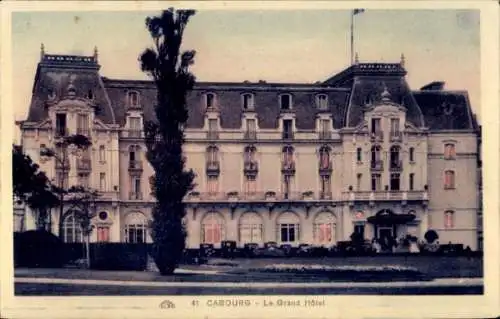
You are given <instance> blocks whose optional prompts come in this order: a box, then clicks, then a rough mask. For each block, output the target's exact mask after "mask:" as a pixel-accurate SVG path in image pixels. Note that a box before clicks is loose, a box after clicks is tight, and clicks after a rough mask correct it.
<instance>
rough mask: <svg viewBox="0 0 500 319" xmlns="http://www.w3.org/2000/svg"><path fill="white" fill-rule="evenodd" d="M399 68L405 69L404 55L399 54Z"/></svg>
mask: <svg viewBox="0 0 500 319" xmlns="http://www.w3.org/2000/svg"><path fill="white" fill-rule="evenodd" d="M399 64H401V66H402V67H403V68H404V67H405V55H404V53H401V62H399Z"/></svg>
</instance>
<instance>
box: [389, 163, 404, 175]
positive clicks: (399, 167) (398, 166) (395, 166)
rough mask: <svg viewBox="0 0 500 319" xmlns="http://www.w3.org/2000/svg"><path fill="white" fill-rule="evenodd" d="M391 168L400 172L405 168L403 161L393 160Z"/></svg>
mask: <svg viewBox="0 0 500 319" xmlns="http://www.w3.org/2000/svg"><path fill="white" fill-rule="evenodd" d="M390 170H391V171H393V172H399V171H401V170H403V162H402V161H392V162H391V165H390Z"/></svg>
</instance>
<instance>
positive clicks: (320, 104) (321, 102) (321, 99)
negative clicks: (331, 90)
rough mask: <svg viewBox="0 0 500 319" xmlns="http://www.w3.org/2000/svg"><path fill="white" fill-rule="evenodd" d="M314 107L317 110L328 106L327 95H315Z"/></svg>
mask: <svg viewBox="0 0 500 319" xmlns="http://www.w3.org/2000/svg"><path fill="white" fill-rule="evenodd" d="M316 107H317V108H318V109H319V110H326V109H327V108H328V96H326V94H318V95H316Z"/></svg>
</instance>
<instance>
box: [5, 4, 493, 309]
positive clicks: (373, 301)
mask: <svg viewBox="0 0 500 319" xmlns="http://www.w3.org/2000/svg"><path fill="white" fill-rule="evenodd" d="M0 6H1V9H2V12H1V14H2V15H1V31H2V34H1V35H2V36H1V60H0V61H1V70H2V71H3V72H1V75H0V76H1V78H0V85H1V91H0V92H1V95H0V103H1V109H0V110H1V113H0V114H1V126H0V129H1V136H2V137H3V139H2V141H3V143H1V144H0V147H1V155H0V156H1V161H0V163H1V166H0V176H1V180H2V181H3V183H0V192H1V195H2V198H1V199H2V201H1V203H2V206H1V208H2V210H1V211H2V212H3V213H2V214H0V227H1V232H0V236H1V237H0V240H1V243H2V244H1V252H2V263H1V266H0V267H1V268H0V270H1V277H0V278H1V290H0V295H1V299H2V300H1V307H2V309H1V314H2V317H6V318H20V317H22V318H45V317H46V318H80V317H81V318H135V317H137V318H292V317H293V318H314V317H327V318H336V317H339V318H351V317H352V318H359V317H382V318H393V317H398V318H399V317H404V318H421V317H434V318H452V317H462V318H473V317H478V318H480V317H490V316H495V315H497V314H498V313H499V307H498V306H499V282H498V275H499V268H500V267H499V265H500V263H499V258H498V256H499V239H500V238H499V235H498V234H499V211H500V210H499V205H498V197H499V196H498V190H499V188H498V177H499V171H498V164H499V161H498V155H499V151H498V150H499V143H498V137H499V108H500V103H499V99H498V91H499V87H500V86H499V63H498V60H499V52H500V51H499V46H498V45H499V25H498V21H499V5H498V2H497V1H350V2H349V1H346V2H344V1H322V2H316V1H276V2H271V1H258V2H257V1H255V2H244V1H237V2H221V1H209V2H197V1H192V2H191V1H189V2H181V1H171V2H156V1H144V2H140V1H135V2H132V1H127V2H120V1H109V2H105V1H102V2H98V1H75V2H62V1H54V2H52V1H40V2H37V1H26V2H22V1H15V2H10V1H8V2H3V3H0ZM166 7H175V8H181V7H184V8H194V9H197V10H215V9H217V10H243V9H248V10H251V9H259V10H262V9H265V10H299V9H300V10H309V9H321V8H322V9H325V10H328V9H348V8H353V7H356V8H366V9H406V10H407V9H478V10H480V11H481V82H482V83H481V110H482V112H481V114H482V116H481V124H482V126H483V165H484V166H483V176H484V177H483V183H484V206H483V207H484V214H483V215H484V252H485V257H484V265H485V277H484V281H485V293H484V295H483V296H366V297H365V296H357V295H356V296H345V295H341V296H324V299H325V300H326V302H327V305H328V307H326V308H309V309H308V308H291V307H288V308H272V309H266V308H260V309H259V308H250V309H248V308H245V307H239V308H208V307H205V306H204V304H205V300H208V299H216V298H218V299H220V298H222V299H233V298H240V299H250V300H259V301H262V300H263V298H264V297H260V296H258V297H252V296H239V297H236V296H223V297H220V298H219V297H208V296H206V297H199V298H198V300H199V302H200V306H199V307H197V308H194V307H192V306H191V300H192V299H193V298H192V297H184V296H182V297H181V296H173V297H172V296H169V297H168V299H170V300H174V302H175V304H176V306H177V307H176V308H175V309H168V310H165V309H159V303H160V302H161V301H162V300H164V299H166V298H165V297H162V296H158V297H72V296H67V297H14V296H13V277H12V275H13V263H12V215H11V214H9V212H12V196H11V193H12V186H11V185H12V183H11V182H10V181H11V170H12V169H11V156H10V154H11V142H10V141H12V140H13V139H12V137H13V130H12V121H14V117H13V111H12V107H15V106H13V105H12V101H13V100H12V85H11V79H12V76H14V75H15V70H13V69H12V65H11V63H10V61H11V57H12V52H11V41H12V38H11V36H12V35H11V13H12V12H13V11H96V10H98V11H151V10H153V11H156V10H158V11H159V10H161V9H164V8H166ZM277 298H279V296H272V297H266V299H277ZM106 309H107V310H106Z"/></svg>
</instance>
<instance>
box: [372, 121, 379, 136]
mask: <svg viewBox="0 0 500 319" xmlns="http://www.w3.org/2000/svg"><path fill="white" fill-rule="evenodd" d="M380 131H381V127H380V119H372V127H371V132H372V133H374V134H375V133H378V132H380Z"/></svg>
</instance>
